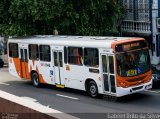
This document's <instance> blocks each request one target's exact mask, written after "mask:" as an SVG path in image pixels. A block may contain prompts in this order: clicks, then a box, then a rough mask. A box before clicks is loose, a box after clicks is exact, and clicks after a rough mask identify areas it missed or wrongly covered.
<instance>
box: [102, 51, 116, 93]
mask: <svg viewBox="0 0 160 119" xmlns="http://www.w3.org/2000/svg"><path fill="white" fill-rule="evenodd" d="M101 59H102V75H103V85H104V92H106V93H116V87H115V70H114V58H113V56H112V55H107V54H101Z"/></svg>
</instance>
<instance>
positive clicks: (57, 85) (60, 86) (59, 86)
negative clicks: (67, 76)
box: [56, 84, 64, 88]
mask: <svg viewBox="0 0 160 119" xmlns="http://www.w3.org/2000/svg"><path fill="white" fill-rule="evenodd" d="M56 87H58V88H64V85H60V84H56Z"/></svg>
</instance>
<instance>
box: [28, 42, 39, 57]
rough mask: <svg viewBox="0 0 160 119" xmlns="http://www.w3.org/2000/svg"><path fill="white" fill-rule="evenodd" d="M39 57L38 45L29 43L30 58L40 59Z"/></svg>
mask: <svg viewBox="0 0 160 119" xmlns="http://www.w3.org/2000/svg"><path fill="white" fill-rule="evenodd" d="M38 58H39V49H38V45H33V44H32V45H29V59H31V60H38Z"/></svg>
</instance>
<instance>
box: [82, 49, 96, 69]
mask: <svg viewBox="0 0 160 119" xmlns="http://www.w3.org/2000/svg"><path fill="white" fill-rule="evenodd" d="M98 54H99V53H98V49H96V48H85V49H84V64H85V65H86V66H93V67H97V66H98V65H99V56H98Z"/></svg>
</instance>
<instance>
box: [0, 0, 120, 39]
mask: <svg viewBox="0 0 160 119" xmlns="http://www.w3.org/2000/svg"><path fill="white" fill-rule="evenodd" d="M117 1H118V0H98V1H97V0H1V1H0V14H1V17H0V18H1V19H0V35H2V36H10V35H14V36H15V35H16V36H25V35H35V34H52V33H53V30H54V28H55V27H56V28H57V29H58V32H59V34H63V35H64V34H65V35H109V34H110V33H113V32H117V21H118V20H119V19H120V18H121V17H122V12H121V7H120V6H119V4H117Z"/></svg>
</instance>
